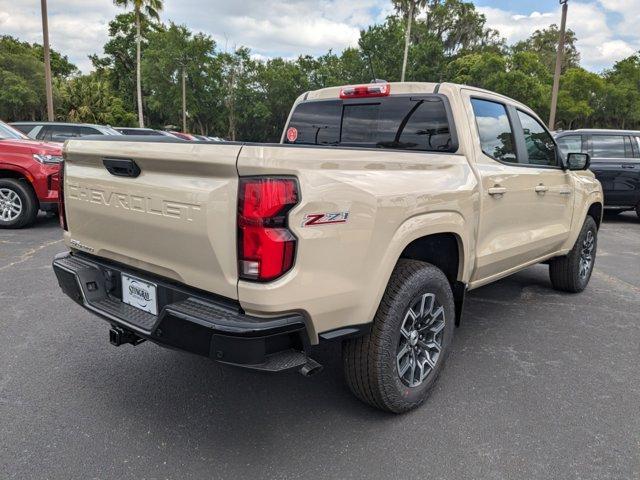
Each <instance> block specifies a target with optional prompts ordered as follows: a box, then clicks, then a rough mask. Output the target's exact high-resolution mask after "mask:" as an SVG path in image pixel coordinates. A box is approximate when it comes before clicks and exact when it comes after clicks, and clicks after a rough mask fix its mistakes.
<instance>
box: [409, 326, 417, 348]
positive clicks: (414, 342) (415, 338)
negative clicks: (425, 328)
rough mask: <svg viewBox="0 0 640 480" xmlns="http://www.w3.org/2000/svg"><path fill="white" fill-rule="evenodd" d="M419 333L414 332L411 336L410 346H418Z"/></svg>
mask: <svg viewBox="0 0 640 480" xmlns="http://www.w3.org/2000/svg"><path fill="white" fill-rule="evenodd" d="M418 337H419V335H418V331H417V330H414V331H412V332H411V333H410V334H409V345H411V346H412V347H415V346H416V345H417V344H418Z"/></svg>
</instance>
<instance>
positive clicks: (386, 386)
mask: <svg viewBox="0 0 640 480" xmlns="http://www.w3.org/2000/svg"><path fill="white" fill-rule="evenodd" d="M454 329H455V307H454V301H453V293H452V291H451V286H450V285H449V281H448V280H447V277H446V276H445V275H444V273H442V271H441V270H439V269H438V268H436V267H434V266H433V265H430V264H428V263H425V262H420V261H417V260H405V259H401V260H399V261H398V264H397V265H396V267H395V269H394V271H393V274H392V275H391V279H390V280H389V284H388V285H387V289H386V291H385V293H384V296H383V297H382V301H381V302H380V306H379V307H378V311H377V313H376V316H375V318H374V321H373V326H372V329H371V332H370V333H369V334H367V335H365V336H363V337H360V338H356V339H351V340H346V341H345V342H344V344H343V350H342V357H343V364H344V373H345V379H346V382H347V385H348V386H349V388H350V389H351V391H352V392H353V393H354V395H355V396H356V397H358V398H359V399H360V400H362V401H363V402H365V403H368V404H369V405H371V406H373V407H376V408H378V409H381V410H385V411H388V412H394V413H401V412H406V411H408V410H411V409H413V408H416V407H418V406H419V405H420V404H422V403H423V402H424V401H425V400H426V398H427V397H428V396H429V393H430V391H431V389H432V387H433V386H434V384H435V382H436V380H437V379H438V375H439V374H440V372H441V371H442V368H443V366H444V363H445V360H446V357H447V355H448V353H449V347H450V344H451V341H452V339H453V332H454Z"/></svg>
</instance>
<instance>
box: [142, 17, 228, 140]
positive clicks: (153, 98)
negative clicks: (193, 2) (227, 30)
mask: <svg viewBox="0 0 640 480" xmlns="http://www.w3.org/2000/svg"><path fill="white" fill-rule="evenodd" d="M148 42H149V44H148V46H147V48H146V50H145V56H144V59H143V61H142V78H143V79H144V81H145V84H146V85H147V86H148V87H149V92H150V93H149V95H148V97H147V100H146V104H147V113H148V116H149V120H150V123H151V124H152V125H154V126H157V127H163V126H165V125H168V124H173V125H178V124H181V116H180V112H181V108H182V75H183V73H184V74H186V82H187V88H186V98H187V105H188V106H189V107H188V111H189V120H190V121H192V128H190V130H194V131H199V133H201V134H203V135H205V134H208V133H209V130H210V129H212V125H213V123H215V116H216V112H218V111H219V109H220V108H219V100H220V97H221V88H220V85H219V73H218V72H216V71H215V68H216V66H215V55H216V52H215V46H216V44H215V42H214V41H213V39H212V38H211V37H209V36H208V35H205V34H203V33H196V34H193V32H191V31H190V30H189V29H188V28H187V27H186V26H184V25H176V24H174V23H170V24H169V27H165V26H160V27H158V28H157V29H156V30H154V31H153V32H150V33H149V36H148Z"/></svg>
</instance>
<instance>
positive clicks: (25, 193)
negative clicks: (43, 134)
mask: <svg viewBox="0 0 640 480" xmlns="http://www.w3.org/2000/svg"><path fill="white" fill-rule="evenodd" d="M60 162H62V148H61V146H59V145H52V144H50V143H44V142H39V141H34V140H31V139H30V138H29V137H27V136H25V135H23V134H22V133H21V132H19V131H17V130H16V129H14V128H12V127H10V126H9V125H7V124H6V123H3V122H0V228H21V227H26V226H27V225H30V224H31V223H33V221H34V220H35V218H36V215H37V214H38V210H44V211H48V212H55V211H56V209H57V205H58V170H59V168H60Z"/></svg>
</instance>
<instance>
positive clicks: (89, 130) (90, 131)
mask: <svg viewBox="0 0 640 480" xmlns="http://www.w3.org/2000/svg"><path fill="white" fill-rule="evenodd" d="M85 135H102V132H100V130H98V129H97V128H93V127H80V136H81V137H84V136H85Z"/></svg>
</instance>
